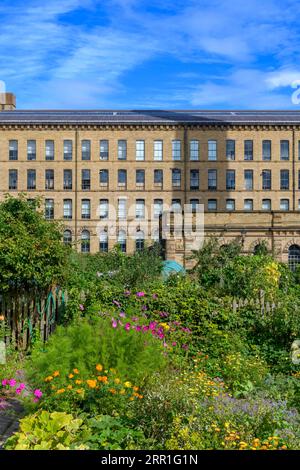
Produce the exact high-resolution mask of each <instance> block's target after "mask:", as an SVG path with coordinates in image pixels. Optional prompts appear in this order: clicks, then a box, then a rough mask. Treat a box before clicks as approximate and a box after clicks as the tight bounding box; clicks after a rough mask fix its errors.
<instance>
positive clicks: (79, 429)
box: [5, 411, 90, 450]
mask: <svg viewBox="0 0 300 470" xmlns="http://www.w3.org/2000/svg"><path fill="white" fill-rule="evenodd" d="M89 435H90V433H89V429H88V427H87V426H86V425H84V424H83V420H82V419H79V418H74V416H72V415H70V414H67V413H60V412H56V411H54V412H53V413H49V412H47V411H39V412H37V413H35V414H33V415H30V416H27V417H25V418H23V419H21V421H20V431H19V432H17V433H15V434H14V435H13V436H12V437H10V438H9V439H8V440H7V441H6V443H5V449H7V450H69V449H77V450H79V449H81V450H84V449H87V448H88V447H87V446H85V445H84V444H82V442H84V441H86V440H87V439H88V437H89Z"/></svg>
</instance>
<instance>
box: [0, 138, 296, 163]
mask: <svg viewBox="0 0 300 470" xmlns="http://www.w3.org/2000/svg"><path fill="white" fill-rule="evenodd" d="M182 150H183V145H182V141H181V140H172V160H174V161H179V160H181V159H182V156H183V155H182ZM98 152H99V159H100V160H108V159H109V141H108V140H100V141H99V150H98ZM18 154H19V150H18V141H17V140H10V141H9V154H8V157H9V160H18V157H19V156H18ZM44 155H45V160H54V159H55V144H54V140H46V141H45V153H44ZM152 156H153V160H154V161H162V160H163V141H162V140H154V141H153V155H152ZM36 158H37V150H36V141H35V140H28V141H27V160H29V161H32V160H36ZM63 158H64V160H72V159H73V141H72V140H64V143H63ZM235 158H236V142H235V140H233V139H228V140H226V159H227V160H235ZM260 158H262V160H264V161H268V160H271V159H272V141H271V140H263V141H262V144H261V155H260ZM81 159H82V160H91V141H90V140H82V141H81ZM117 159H118V160H127V141H126V140H118V147H117ZM135 159H136V160H137V161H143V160H145V141H144V140H136V142H135ZM189 159H190V160H191V161H197V160H200V142H199V141H198V140H190V142H189ZM207 159H208V160H209V161H214V160H217V159H218V143H217V141H216V140H208V141H207ZM253 159H254V146H253V140H244V160H248V161H249V160H253ZM289 159H290V141H289V140H281V141H280V160H289ZM298 159H299V160H300V140H299V141H298Z"/></svg>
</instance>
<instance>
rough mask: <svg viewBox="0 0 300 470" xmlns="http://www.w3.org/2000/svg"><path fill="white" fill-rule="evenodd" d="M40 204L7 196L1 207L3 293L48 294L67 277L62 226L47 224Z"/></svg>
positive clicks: (1, 275)
mask: <svg viewBox="0 0 300 470" xmlns="http://www.w3.org/2000/svg"><path fill="white" fill-rule="evenodd" d="M39 207H40V201H39V200H34V201H32V202H31V203H28V202H27V200H26V198H25V196H23V195H21V196H19V197H18V198H15V197H11V196H7V198H6V199H5V201H4V202H2V203H1V204H0V265H1V271H0V290H1V291H2V292H14V293H16V292H18V293H20V291H47V290H49V288H50V287H51V286H52V285H55V284H59V283H61V282H62V280H63V278H64V270H65V266H66V261H67V254H68V249H67V248H66V247H65V246H64V245H63V244H62V242H61V237H62V235H61V233H62V232H61V226H60V225H59V224H58V223H56V222H52V221H51V222H50V221H46V220H45V219H44V216H43V214H42V213H41V211H40V210H38V209H39Z"/></svg>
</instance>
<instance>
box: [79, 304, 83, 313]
mask: <svg viewBox="0 0 300 470" xmlns="http://www.w3.org/2000/svg"><path fill="white" fill-rule="evenodd" d="M79 308H80V310H81V311H82V312H83V310H84V306H83V305H82V304H80V305H79Z"/></svg>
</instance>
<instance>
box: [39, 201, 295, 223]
mask: <svg viewBox="0 0 300 470" xmlns="http://www.w3.org/2000/svg"><path fill="white" fill-rule="evenodd" d="M189 203H190V205H191V209H192V211H197V209H198V208H199V204H200V201H199V199H190V201H189ZM225 204H226V205H225V207H226V210H227V211H234V210H235V204H236V201H235V199H226V202H225ZM145 208H146V204H145V199H136V201H135V218H136V219H145ZM172 208H173V210H180V209H181V200H180V199H173V200H172ZM279 208H280V210H281V211H288V210H289V209H290V200H289V199H280V206H279ZM207 210H208V211H217V210H218V201H217V199H208V201H207ZM244 210H245V211H253V199H244ZM261 210H264V211H270V210H272V203H271V199H263V200H262V205H261ZM298 210H300V199H299V200H298ZM162 212H163V199H154V203H153V217H154V218H158V217H159V216H160V214H162ZM97 215H98V216H99V218H100V219H108V218H109V216H110V214H109V200H108V199H100V201H99V206H98V210H97ZM127 215H128V214H127V200H126V199H122V198H120V199H118V207H117V217H118V219H123V220H124V219H126V218H127ZM45 217H46V219H54V199H45ZM63 218H64V219H66V220H71V219H72V218H73V201H72V199H64V200H63ZM81 218H82V219H90V218H91V200H90V199H82V200H81Z"/></svg>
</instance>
